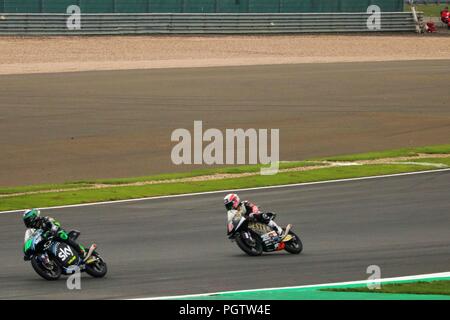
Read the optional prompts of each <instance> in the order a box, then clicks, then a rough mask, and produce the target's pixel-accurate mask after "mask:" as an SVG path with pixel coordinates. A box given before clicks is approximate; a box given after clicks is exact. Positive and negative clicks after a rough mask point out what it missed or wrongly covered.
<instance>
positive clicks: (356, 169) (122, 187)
mask: <svg viewBox="0 0 450 320" xmlns="http://www.w3.org/2000/svg"><path fill="white" fill-rule="evenodd" d="M419 154H421V155H423V154H425V155H427V154H429V155H433V154H438V155H442V154H444V155H446V154H449V157H448V158H429V159H428V158H426V157H422V158H421V159H420V160H419V159H417V160H413V161H408V163H404V164H403V163H395V164H389V163H377V164H364V165H352V166H347V165H346V166H331V167H326V168H322V167H321V168H317V169H314V170H305V171H302V170H293V171H286V172H281V173H278V174H277V175H273V176H261V175H259V174H257V172H258V171H259V170H260V168H261V166H241V167H231V168H218V169H217V168H215V169H205V170H196V171H192V172H188V173H174V174H166V175H156V176H149V177H138V178H126V179H109V180H93V181H80V182H71V183H66V184H59V185H58V184H53V185H40V186H24V187H15V188H0V195H1V197H0V211H7V210H18V209H24V208H30V207H40V208H42V207H51V206H62V205H71V204H82V203H92V202H101V201H114V200H124V199H136V198H143V197H153V196H164V195H177V194H185V193H196V192H205V191H218V190H234V189H242V188H253V187H263V186H275V185H283V184H295V183H305V182H317V181H324V180H337V179H346V178H358V177H367V176H376V175H386V174H395V173H405V172H414V171H424V170H432V169H436V166H433V164H434V163H440V164H444V165H447V166H450V145H440V146H431V147H421V148H405V149H399V150H390V151H384V152H372V153H364V154H357V155H344V156H338V157H330V158H325V159H321V160H312V161H301V162H287V163H281V164H280V169H294V168H301V167H305V166H308V167H310V168H311V167H314V166H317V165H323V161H325V160H326V161H336V162H339V161H357V160H376V159H383V158H389V159H395V158H399V159H401V157H405V156H408V157H411V156H415V155H419ZM321 161H322V162H321ZM414 161H417V162H420V163H417V164H415V163H414ZM424 162H426V163H425V164H424ZM427 163H428V164H427ZM243 173H255V174H253V175H249V176H242V177H239V176H237V177H232V178H227V177H225V178H220V179H219V178H218V179H215V178H214V177H213V178H211V176H212V175H216V174H218V175H220V174H243ZM201 176H209V178H208V179H205V180H201V179H200V180H198V181H197V180H191V181H176V180H177V179H185V178H192V177H201ZM167 180H170V181H167ZM149 181H153V182H156V183H153V184H137V185H126V184H130V183H140V182H149ZM163 182H164V183H163ZM96 184H102V185H103V187H102V188H95V185H96ZM105 185H106V187H105ZM86 187H87V188H89V189H83V188H86ZM73 188H79V189H77V190H73ZM71 189H72V190H71ZM36 191H39V193H29V194H18V195H15V194H16V193H20V192H22V193H23V192H36Z"/></svg>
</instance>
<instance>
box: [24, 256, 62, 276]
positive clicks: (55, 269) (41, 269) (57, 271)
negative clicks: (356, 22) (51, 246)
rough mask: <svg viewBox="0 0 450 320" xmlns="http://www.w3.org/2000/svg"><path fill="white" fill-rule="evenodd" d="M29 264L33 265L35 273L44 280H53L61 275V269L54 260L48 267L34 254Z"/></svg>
mask: <svg viewBox="0 0 450 320" xmlns="http://www.w3.org/2000/svg"><path fill="white" fill-rule="evenodd" d="M31 266H32V267H33V269H34V271H36V273H37V274H38V275H40V276H41V277H42V278H44V279H45V280H49V281H54V280H58V279H59V277H61V273H62V269H61V267H60V266H59V265H58V264H56V263H54V262H53V263H52V265H51V269H50V268H47V267H45V266H44V265H43V264H42V262H41V261H39V258H38V257H37V256H34V257H33V258H32V259H31Z"/></svg>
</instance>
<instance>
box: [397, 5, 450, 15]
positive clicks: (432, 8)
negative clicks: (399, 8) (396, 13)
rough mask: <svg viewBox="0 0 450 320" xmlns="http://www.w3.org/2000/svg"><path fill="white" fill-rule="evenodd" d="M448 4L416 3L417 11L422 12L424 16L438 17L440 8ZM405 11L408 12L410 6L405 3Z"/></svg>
mask: <svg viewBox="0 0 450 320" xmlns="http://www.w3.org/2000/svg"><path fill="white" fill-rule="evenodd" d="M446 6H450V4H419V5H416V8H417V11H421V12H423V14H424V16H425V17H440V16H441V10H442V9H444V8H445V7H446ZM405 11H407V12H410V11H411V6H410V5H405Z"/></svg>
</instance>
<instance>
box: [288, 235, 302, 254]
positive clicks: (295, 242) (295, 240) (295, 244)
mask: <svg viewBox="0 0 450 320" xmlns="http://www.w3.org/2000/svg"><path fill="white" fill-rule="evenodd" d="M289 234H290V235H291V236H292V240H290V241H288V242H286V243H285V244H286V246H285V248H284V250H286V251H287V252H289V253H292V254H299V253H300V252H302V251H303V243H302V240H300V237H299V236H297V235H296V234H295V233H294V232H292V231H289Z"/></svg>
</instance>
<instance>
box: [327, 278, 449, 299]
mask: <svg viewBox="0 0 450 320" xmlns="http://www.w3.org/2000/svg"><path fill="white" fill-rule="evenodd" d="M322 291H334V292H367V293H392V294H432V295H448V296H450V281H448V280H441V281H431V282H428V281H418V282H412V283H390V284H383V285H381V288H380V289H377V290H370V289H369V288H367V286H366V287H357V288H327V289H322Z"/></svg>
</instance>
